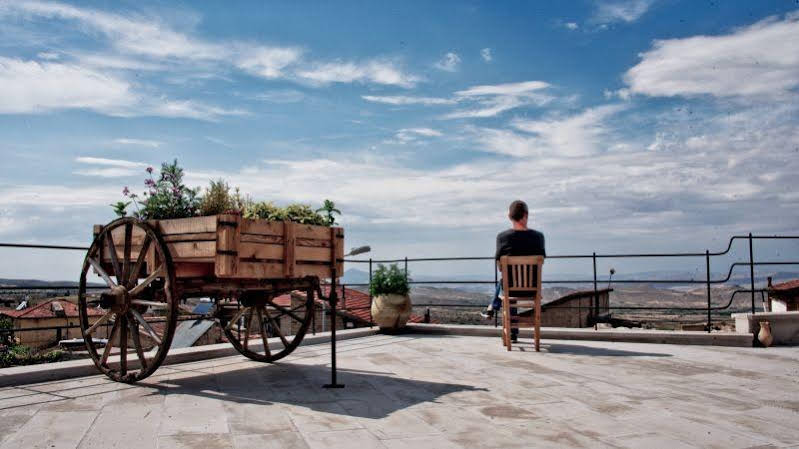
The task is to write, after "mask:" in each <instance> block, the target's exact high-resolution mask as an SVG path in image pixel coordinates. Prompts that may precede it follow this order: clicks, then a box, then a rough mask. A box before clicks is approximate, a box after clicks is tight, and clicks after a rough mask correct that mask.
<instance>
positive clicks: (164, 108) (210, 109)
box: [144, 100, 248, 121]
mask: <svg viewBox="0 0 799 449" xmlns="http://www.w3.org/2000/svg"><path fill="white" fill-rule="evenodd" d="M144 114H145V115H157V116H161V117H172V118H193V119H197V120H207V121H217V120H219V118H221V117H223V116H229V115H234V116H235V115H247V114H248V112H247V111H246V110H244V109H239V108H234V109H228V108H223V107H219V106H213V105H207V104H204V103H201V102H197V101H193V100H165V101H163V102H156V103H154V104H152V105H150V106H149V107H148V109H147V111H146V112H145V113H144Z"/></svg>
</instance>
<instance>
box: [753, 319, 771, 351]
mask: <svg viewBox="0 0 799 449" xmlns="http://www.w3.org/2000/svg"><path fill="white" fill-rule="evenodd" d="M757 339H758V340H759V341H760V344H762V345H763V346H764V347H766V348H768V347H769V346H771V344H772V343H773V342H774V336H773V335H771V324H769V322H768V321H761V322H760V332H758V333H757Z"/></svg>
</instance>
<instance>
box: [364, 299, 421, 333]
mask: <svg viewBox="0 0 799 449" xmlns="http://www.w3.org/2000/svg"><path fill="white" fill-rule="evenodd" d="M411 309H412V306H411V298H410V297H409V296H408V295H397V294H385V295H378V296H375V297H374V299H373V300H372V321H374V323H375V324H376V325H377V326H378V327H380V329H381V330H383V331H388V332H395V331H397V330H399V329H400V328H402V327H404V326H405V324H406V323H407V322H408V319H409V318H410V316H411Z"/></svg>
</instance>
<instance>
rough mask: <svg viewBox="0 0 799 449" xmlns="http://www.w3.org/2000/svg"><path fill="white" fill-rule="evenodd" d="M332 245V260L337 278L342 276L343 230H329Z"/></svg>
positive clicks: (336, 228) (335, 228)
mask: <svg viewBox="0 0 799 449" xmlns="http://www.w3.org/2000/svg"><path fill="white" fill-rule="evenodd" d="M330 243H331V244H332V245H333V257H334V258H333V260H332V262H333V263H335V264H336V272H337V273H338V275H339V276H341V275H343V274H344V228H338V227H334V228H331V242H330Z"/></svg>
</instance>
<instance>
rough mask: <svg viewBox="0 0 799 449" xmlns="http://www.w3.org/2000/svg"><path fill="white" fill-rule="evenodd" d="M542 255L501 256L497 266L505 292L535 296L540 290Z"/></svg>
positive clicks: (508, 294) (509, 294) (510, 294)
mask: <svg viewBox="0 0 799 449" xmlns="http://www.w3.org/2000/svg"><path fill="white" fill-rule="evenodd" d="M543 265H544V257H543V256H502V257H500V258H499V267H500V271H501V272H502V279H503V284H504V285H503V288H505V287H507V291H505V294H506V295H507V296H509V297H512V296H535V295H537V294H540V291H541V267H542V266H543Z"/></svg>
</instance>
